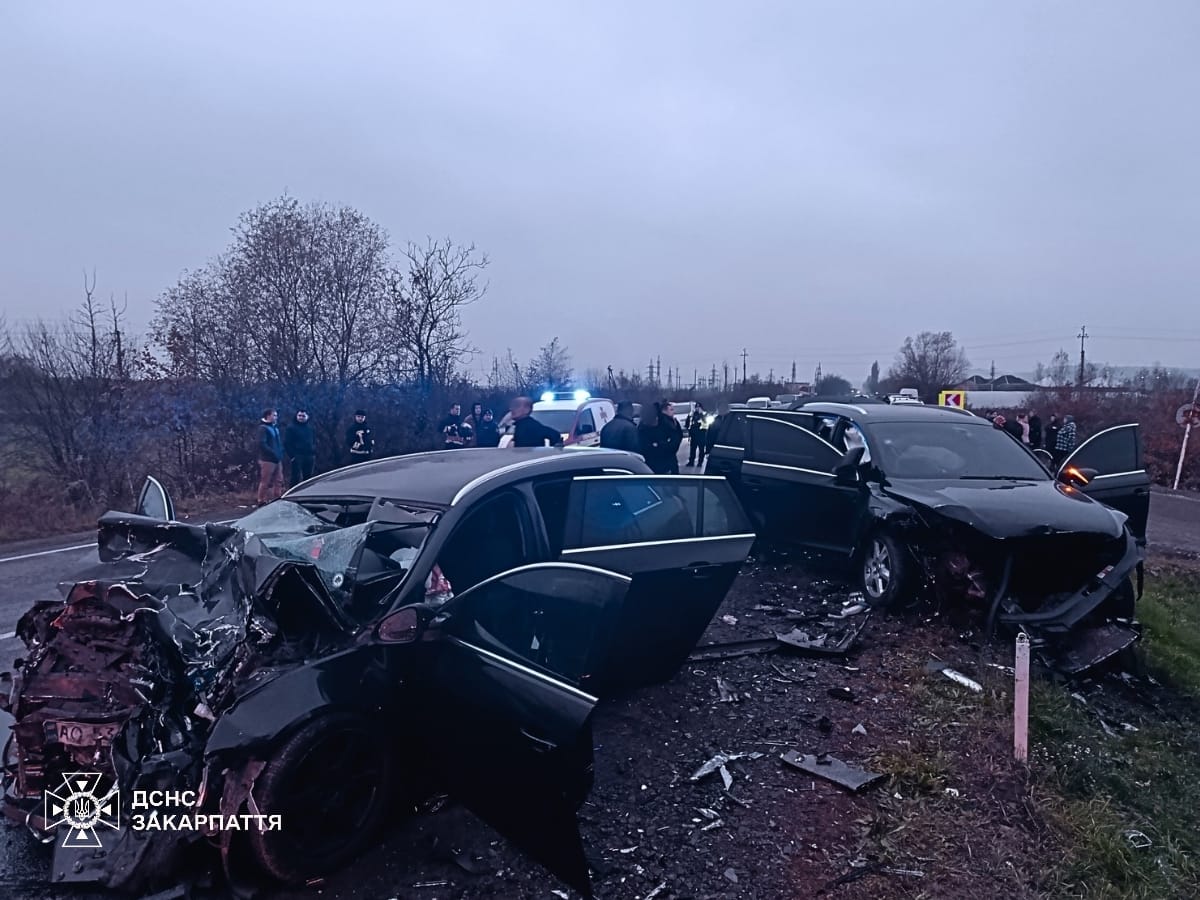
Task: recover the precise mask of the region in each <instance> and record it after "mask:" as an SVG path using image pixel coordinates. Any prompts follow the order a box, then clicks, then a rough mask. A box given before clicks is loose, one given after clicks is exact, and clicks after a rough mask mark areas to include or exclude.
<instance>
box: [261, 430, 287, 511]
mask: <svg viewBox="0 0 1200 900" xmlns="http://www.w3.org/2000/svg"><path fill="white" fill-rule="evenodd" d="M278 421H279V413H277V412H276V411H275V410H274V409H264V410H263V414H262V421H260V422H259V423H258V505H259V506H262V505H263V504H264V503H267V502H268V500H275V499H277V498H278V497H279V496H281V495H282V494H283V441H282V440H281V439H280V437H279V426H278V425H276V424H275V423H276V422H278ZM271 494H274V495H275V496H274V497H270V495H271Z"/></svg>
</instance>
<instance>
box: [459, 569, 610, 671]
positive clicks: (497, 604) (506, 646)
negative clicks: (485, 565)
mask: <svg viewBox="0 0 1200 900" xmlns="http://www.w3.org/2000/svg"><path fill="white" fill-rule="evenodd" d="M625 590H626V586H625V582H623V581H622V580H621V579H619V578H617V577H616V576H613V575H611V574H608V573H603V572H596V571H591V570H585V569H579V568H552V567H538V568H534V569H530V570H528V571H525V572H516V573H513V574H512V575H508V576H505V577H503V578H498V579H496V580H495V581H492V582H489V583H488V584H485V585H481V586H480V587H478V588H477V589H476V590H474V591H471V592H470V593H469V594H468V595H467V596H465V597H463V598H462V599H461V603H460V604H459V605H457V606H455V607H453V608H452V610H451V613H450V622H449V625H448V628H449V631H450V633H451V634H454V635H456V636H458V637H461V638H463V639H466V640H472V641H477V642H479V643H481V644H483V645H485V646H486V647H487V649H490V650H493V651H496V652H500V653H502V654H504V655H509V656H515V657H517V658H519V659H520V660H521V661H523V662H526V663H530V664H532V665H534V666H536V667H537V668H539V669H542V670H544V671H546V672H547V673H549V674H552V675H556V676H558V677H560V678H563V679H565V680H567V681H569V682H571V683H572V684H576V685H580V686H583V687H586V685H587V682H588V677H589V675H590V674H591V673H592V672H593V671H594V668H595V666H596V664H597V663H598V662H599V660H600V659H601V658H602V657H603V655H604V653H605V651H606V650H607V643H608V641H607V637H606V635H607V634H608V632H609V629H610V628H611V625H612V622H613V614H615V613H616V612H617V609H618V607H619V604H620V602H621V600H622V599H623V598H624V596H625Z"/></svg>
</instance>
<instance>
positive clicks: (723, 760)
mask: <svg viewBox="0 0 1200 900" xmlns="http://www.w3.org/2000/svg"><path fill="white" fill-rule="evenodd" d="M762 756H763V754H761V753H718V754H717V755H716V756H714V757H713V758H712V759H710V760H708V762H706V763H705V764H704V765H702V766H701V767H700V768H698V769H697V770H696V771H695V772H693V773H692V774H691V776H689V778H688V781H699V780H700V779H701V778H704V777H706V776H708V775H711V774H712V773H713V772H719V771H721V770H722V769H724V768H725V766H727V765H728V764H729V763H731V762H734V761H735V760H739V759H761V758H762ZM728 774H729V773H728V772H723V773H722V774H721V777H722V779H723V778H725V776H726V775H728ZM730 780H731V781H732V777H731V778H730ZM725 786H726V788H728V787H729V785H728V784H726V785H725Z"/></svg>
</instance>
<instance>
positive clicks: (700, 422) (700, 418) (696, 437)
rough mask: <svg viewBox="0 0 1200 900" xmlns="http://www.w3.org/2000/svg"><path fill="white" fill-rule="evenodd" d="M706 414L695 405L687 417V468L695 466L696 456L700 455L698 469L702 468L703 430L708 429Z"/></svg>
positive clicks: (699, 406)
mask: <svg viewBox="0 0 1200 900" xmlns="http://www.w3.org/2000/svg"><path fill="white" fill-rule="evenodd" d="M707 419H708V413H707V412H705V411H704V407H703V406H702V405H701V404H699V403H696V404H694V405H693V406H692V411H691V414H690V415H688V427H687V433H688V461H687V464H688V468H694V467H695V466H696V455H697V453H698V454H699V455H700V462H699V465H700V468H702V469H703V468H704V451H705V450H706V449H707V448H706V446H705V434H704V432H705V430H706V429H707V428H708V425H707V421H706V420H707Z"/></svg>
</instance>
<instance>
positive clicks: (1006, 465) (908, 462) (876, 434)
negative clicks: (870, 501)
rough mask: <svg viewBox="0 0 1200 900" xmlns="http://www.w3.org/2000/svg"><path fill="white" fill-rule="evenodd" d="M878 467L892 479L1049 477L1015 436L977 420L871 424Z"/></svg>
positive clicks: (871, 434)
mask: <svg viewBox="0 0 1200 900" xmlns="http://www.w3.org/2000/svg"><path fill="white" fill-rule="evenodd" d="M870 431H871V433H870V443H871V450H872V453H873V455H874V459H875V463H876V465H878V466H879V468H880V469H881V470H882V471H883V473H884V474H885V475H886V476H887V477H889V478H980V479H987V478H1021V479H1030V480H1036V481H1044V480H1046V479H1047V478H1048V477H1049V475H1048V474H1047V472H1046V470H1045V469H1044V468H1042V466H1041V464H1040V463H1039V462H1038V461H1037V459H1036V458H1035V457H1033V456H1032V455H1030V454H1029V453H1028V452H1027V451H1026V450H1025V449H1024V448H1023V447H1022V446H1021V445H1020V444H1019V443H1017V442H1016V441H1014V440H1013V439H1012V436H1011V435H1009V434H1008V433H1006V432H1003V431H1000V430H999V429H996V428H993V427H991V426H990V425H988V424H986V423H983V424H979V423H976V422H950V421H943V422H881V423H878V424H875V425H872V426H870Z"/></svg>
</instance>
